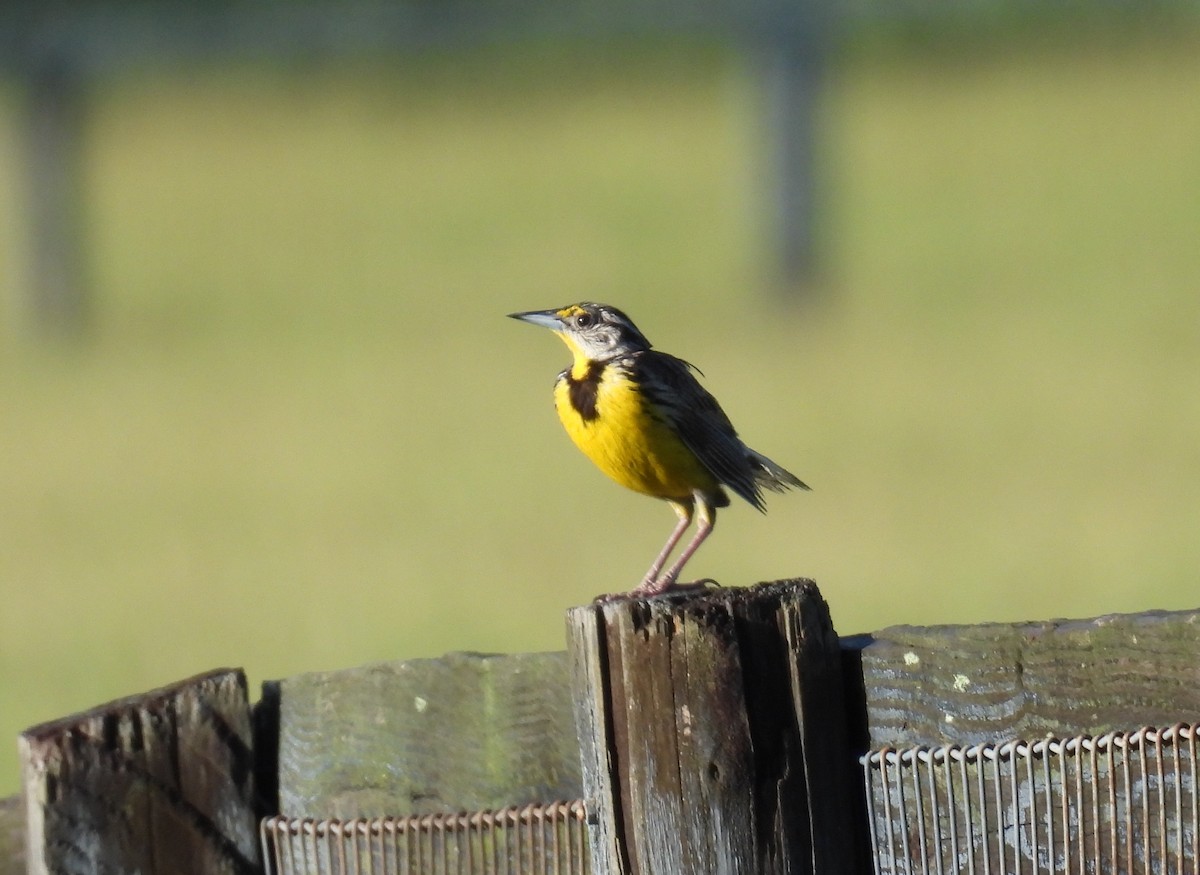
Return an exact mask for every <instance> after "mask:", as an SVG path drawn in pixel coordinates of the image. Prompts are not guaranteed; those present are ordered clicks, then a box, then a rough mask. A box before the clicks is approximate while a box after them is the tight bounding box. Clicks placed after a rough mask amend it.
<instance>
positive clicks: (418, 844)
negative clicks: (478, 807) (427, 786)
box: [261, 800, 591, 875]
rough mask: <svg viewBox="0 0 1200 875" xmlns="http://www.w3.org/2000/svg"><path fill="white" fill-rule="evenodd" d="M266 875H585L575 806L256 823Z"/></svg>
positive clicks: (581, 819)
mask: <svg viewBox="0 0 1200 875" xmlns="http://www.w3.org/2000/svg"><path fill="white" fill-rule="evenodd" d="M261 836H262V844H263V860H264V862H265V864H266V869H267V872H268V875H451V873H453V875H588V873H590V871H591V869H590V865H589V859H588V844H587V816H586V811H585V809H584V804H583V802H582V801H579V800H575V801H570V802H550V803H544V804H533V805H526V806H522V807H513V808H503V809H499V810H496V811H480V812H475V813H471V814H427V815H422V816H414V817H380V818H370V819H366V818H363V819H355V820H316V819H312V818H288V817H283V816H279V817H271V818H267V819H266V820H264V821H263V822H262V826H261Z"/></svg>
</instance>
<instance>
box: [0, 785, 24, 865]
mask: <svg viewBox="0 0 1200 875" xmlns="http://www.w3.org/2000/svg"><path fill="white" fill-rule="evenodd" d="M0 875H25V803H24V801H23V800H22V799H21V797H20V796H9V797H8V798H7V799H0Z"/></svg>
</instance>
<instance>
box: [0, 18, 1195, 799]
mask: <svg viewBox="0 0 1200 875" xmlns="http://www.w3.org/2000/svg"><path fill="white" fill-rule="evenodd" d="M1197 36H1198V34H1197V31H1196V30H1195V29H1194V28H1187V27H1183V28H1180V27H1175V28H1147V29H1139V30H1136V31H1134V32H1133V33H1132V34H1130V33H1124V32H1121V29H1120V28H1096V29H1092V30H1087V31H1085V32H1082V33H1079V32H1070V31H1063V30H1059V31H1057V32H1056V34H1055V35H1053V36H1050V37H1042V38H1038V37H1036V36H1035V35H1031V34H1025V35H1024V36H1022V37H1020V38H1005V39H999V40H994V41H989V40H977V41H975V42H972V43H969V44H966V45H964V44H963V43H962V41H961V40H958V39H949V40H944V41H941V42H938V41H936V40H934V41H926V40H912V39H902V38H894V37H888V38H881V39H875V40H863V41H860V42H856V43H852V44H848V45H847V46H845V47H843V48H842V49H841V50H840V51H839V52H838V53H837V54H836V56H835V57H834V58H833V59H832V63H831V68H830V77H829V80H828V81H827V83H826V89H825V92H824V94H823V98H822V111H821V112H822V117H821V162H822V166H823V168H824V175H823V178H822V192H823V203H822V207H821V212H820V216H821V222H822V224H821V230H820V238H821V255H822V262H821V264H822V269H821V271H820V273H819V275H818V277H817V279H815V280H814V281H813V282H812V283H810V284H809V285H808V287H806V288H805V289H804V290H802V291H801V292H800V293H797V294H795V295H793V296H790V297H789V296H788V295H785V294H782V293H781V292H780V290H779V289H777V288H775V287H774V285H773V283H772V282H771V270H770V266H769V264H768V261H769V258H768V255H769V254H768V253H767V251H766V246H765V244H764V240H765V239H766V229H764V228H763V225H762V210H761V208H760V197H761V195H762V192H763V186H764V185H765V184H766V180H765V179H764V177H763V176H762V175H761V174H760V172H759V170H760V168H761V162H762V157H763V155H762V153H763V150H764V132H763V129H762V128H763V121H762V117H763V113H762V112H761V99H760V94H759V89H758V85H757V81H756V78H755V76H754V73H753V69H752V64H751V63H750V61H749V60H748V59H747V58H746V57H745V56H743V55H741V54H739V53H737V52H735V51H734V50H733V49H732V48H731V47H728V46H722V45H719V44H717V43H716V42H708V41H703V40H699V41H694V40H665V41H662V42H658V41H654V40H640V41H624V42H622V41H614V42H604V43H603V44H583V45H580V44H570V45H564V44H553V43H536V44H524V45H518V46H513V45H508V46H494V47H490V48H476V49H474V50H473V51H471V52H469V53H458V52H450V51H429V52H424V53H420V54H416V55H410V56H406V57H403V58H400V59H398V60H395V61H394V62H390V63H386V64H380V63H366V62H364V63H361V64H338V65H319V64H317V65H312V66H301V67H289V68H278V67H275V68H264V67H263V66H261V65H245V66H235V67H233V68H224V69H221V70H219V71H215V70H212V69H194V68H193V69H190V70H179V71H174V72H172V71H156V72H155V73H154V75H146V74H144V73H139V72H137V71H131V72H128V73H126V74H122V75H115V76H111V77H109V78H107V79H105V80H104V81H103V82H102V83H101V84H100V85H98V86H97V87H96V88H95V89H94V91H93V93H92V95H91V99H92V103H91V116H90V121H89V128H88V131H89V140H88V143H87V152H86V154H87V166H86V178H87V180H88V182H87V184H88V215H87V223H88V228H89V233H90V234H91V235H92V241H91V242H92V250H91V258H92V263H91V269H92V276H93V280H94V287H95V292H96V298H95V303H96V309H95V312H94V314H93V322H92V325H91V328H90V330H89V332H88V334H87V336H86V337H85V338H84V339H83V340H82V341H81V342H77V343H47V342H45V341H43V340H39V339H38V338H37V337H36V336H34V335H30V334H28V333H25V332H23V331H22V330H20V328H19V327H18V326H19V322H20V318H19V311H18V308H16V307H15V306H13V307H10V308H9V310H8V311H7V316H6V323H7V325H8V327H9V329H10V330H8V331H7V332H5V334H4V336H3V338H2V340H0V496H3V499H2V504H0V585H2V586H3V605H4V607H3V614H2V617H3V625H2V627H0V737H7V738H10V739H11V738H13V737H15V735H16V733H18V732H19V731H20V730H21V729H22V728H24V727H26V726H28V725H30V724H32V723H34V722H38V721H42V720H47V719H51V718H55V717H59V716H62V715H64V714H66V713H68V712H71V711H74V710H78V709H82V708H86V707H89V706H91V705H94V704H97V703H99V702H102V701H105V700H107V699H110V698H113V697H116V696H121V695H126V694H131V693H135V692H139V691H142V690H145V689H148V688H150V687H153V686H156V685H160V684H164V683H167V682H171V681H174V680H178V679H180V678H183V677H185V676H187V675H190V674H192V673H195V672H199V671H202V670H205V669H208V668H212V667H216V666H219V665H236V666H244V667H245V668H246V669H247V671H248V673H249V675H250V678H251V683H252V688H253V686H255V685H257V683H258V682H259V681H261V680H263V679H265V678H272V677H281V676H286V675H290V674H294V673H297V672H302V671H307V670H311V669H331V668H339V667H346V666H351V665H355V664H358V663H361V662H365V661H370V660H380V659H393V658H408V657H418V656H430V655H437V654H440V653H442V652H444V651H448V650H456V649H468V650H482V651H526V650H543V649H559V648H561V647H562V646H563V612H564V610H565V609H566V608H568V607H569V606H572V605H576V604H580V603H583V602H586V601H588V600H589V599H591V598H592V597H593V596H594V595H596V594H597V593H601V592H607V591H612V590H616V589H622V588H628V587H630V586H632V585H633V584H635V583H636V582H637V581H638V580H639V578H640V575H641V574H642V573H643V572H644V570H645V567H646V565H648V564H649V561H650V559H651V558H652V556H653V555H654V553H655V552H656V551H657V549H658V547H659V546H660V544H661V542H662V540H663V539H664V538H665V536H666V534H667V532H668V531H669V530H670V528H671V526H672V524H673V521H674V517H673V515H672V514H671V513H670V512H669V510H668V509H667V508H666V507H665V506H663V505H660V504H657V503H655V502H653V501H650V500H648V499H646V498H644V497H641V496H637V495H634V494H632V493H627V492H624V491H622V490H621V489H620V488H619V487H617V486H615V485H613V484H611V483H609V482H608V481H606V480H605V479H604V478H603V477H602V475H600V474H599V473H598V472H597V471H595V470H594V469H593V468H592V467H591V465H590V464H589V463H588V462H587V461H586V460H585V459H584V458H583V457H582V456H580V455H579V454H578V452H577V451H576V450H575V449H574V448H573V447H572V446H571V445H570V443H569V441H568V440H567V438H566V437H565V436H564V434H563V433H562V430H561V428H560V427H559V425H558V423H557V421H556V419H555V417H554V414H553V412H552V409H551V402H550V386H551V383H552V381H553V378H554V376H555V374H556V373H557V372H558V370H559V369H560V368H562V367H563V366H564V365H565V363H566V360H567V359H566V350H565V348H563V347H562V345H561V344H560V343H558V341H557V340H555V339H554V338H553V337H552V336H551V335H550V334H549V333H546V332H538V331H535V330H533V329H531V328H529V327H528V326H522V325H519V324H517V323H514V322H511V321H510V320H507V319H505V318H504V314H506V313H509V312H512V311H514V310H524V309H533V308H543V307H549V306H554V305H561V304H566V303H568V302H571V301H575V300H579V299H597V300H603V301H608V302H610V303H614V304H616V305H618V306H620V307H622V308H624V309H625V310H627V311H628V312H629V313H630V314H631V315H632V316H633V318H634V319H635V320H636V321H637V322H638V324H639V325H640V326H641V327H642V328H643V330H644V331H645V332H646V334H648V335H649V337H650V338H651V340H653V341H654V342H655V344H656V345H657V346H658V347H660V348H661V349H664V350H667V351H670V352H673V353H675V354H677V355H680V356H682V357H684V358H687V359H689V360H690V361H693V362H695V363H696V364H698V365H699V366H700V367H701V368H702V369H703V370H704V373H705V374H706V385H707V386H708V387H709V388H710V389H711V390H712V391H713V392H714V394H715V395H716V396H717V397H718V398H720V399H721V400H722V402H723V404H724V406H725V408H726V410H727V412H728V413H729V414H730V415H731V417H732V418H733V420H734V421H735V423H736V424H737V425H738V427H739V430H740V431H741V433H742V435H743V436H744V437H745V438H746V439H747V441H748V442H749V443H750V444H751V445H752V446H754V447H755V448H756V449H759V450H761V451H762V452H764V453H766V454H768V455H770V456H771V457H773V458H775V459H776V460H777V461H779V462H780V463H782V464H784V465H785V466H787V467H788V468H790V469H791V470H793V471H795V472H796V473H797V474H798V475H799V476H801V477H802V478H803V479H805V480H806V481H807V482H809V483H810V484H811V485H812V486H813V488H814V491H813V492H812V493H805V494H791V495H787V496H772V497H771V501H770V513H769V514H768V515H767V516H765V517H764V516H760V515H759V514H757V513H756V512H754V511H753V510H752V509H751V508H749V507H748V506H746V505H737V506H734V507H732V508H731V509H730V510H728V511H727V512H724V513H723V514H722V516H721V519H720V524H719V526H718V529H717V533H716V534H715V535H714V537H713V538H712V540H711V541H709V543H708V544H707V545H706V546H705V547H704V549H703V550H702V551H701V552H700V553H699V554H698V556H697V558H696V559H695V560H694V562H693V564H692V567H691V569H690V570H691V571H692V572H693V573H695V574H697V575H703V576H712V577H715V578H718V579H719V580H721V581H722V582H723V583H724V584H726V585H742V584H749V583H753V582H755V581H760V580H766V579H775V578H781V577H788V576H801V575H802V576H810V577H813V578H815V579H816V580H817V581H818V582H819V584H820V585H821V588H822V591H823V592H824V594H825V596H826V598H827V599H828V600H829V602H830V604H831V607H832V610H833V615H834V622H835V624H836V625H837V627H838V629H839V630H840V631H841V632H843V633H844V634H848V633H853V632H860V631H868V630H871V629H876V628H880V627H883V626H886V625H889V624H894V623H921V624H926V623H947V622H954V623H971V622H979V621H989V620H1021V619H1037V618H1049V617H1057V616H1091V615H1096V614H1103V613H1108V612H1116V611H1140V610H1146V609H1151V608H1188V607H1196V606H1197V603H1200V596H1198V595H1197V583H1198V582H1200V580H1198V577H1200V575H1198V571H1200V497H1198V495H1197V484H1198V483H1200V145H1198V144H1200V100H1198V99H1197V95H1198V94H1200V51H1197V49H1198V47H1200V40H1198V39H1197ZM16 105H17V104H16V95H15V93H14V92H13V91H12V90H11V89H9V90H6V91H2V92H0V205H3V209H2V211H0V223H2V224H0V259H2V263H3V271H2V272H0V276H3V281H4V283H5V284H6V288H5V292H6V294H7V297H8V299H9V301H10V303H12V302H14V301H16V300H18V299H19V297H20V288H19V286H20V282H21V280H20V277H21V276H22V271H23V269H24V265H22V263H21V259H22V254H21V245H20V241H19V225H20V216H19V212H18V205H19V204H20V200H21V197H22V194H21V192H20V185H21V183H22V180H21V179H20V172H19V162H18V161H17V157H16V154H15V153H16V145H15V139H14V137H13V135H12V130H13V125H12V124H11V123H10V122H11V121H12V119H13V118H14V114H15V112H16ZM6 120H7V121H6ZM4 761H7V762H8V765H7V766H4V765H0V793H4V792H11V791H13V790H15V788H16V786H17V774H16V772H17V767H16V757H15V753H14V754H13V755H11V756H10V757H9V758H8V759H7V760H0V762H4Z"/></svg>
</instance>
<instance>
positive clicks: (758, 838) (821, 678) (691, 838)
mask: <svg viewBox="0 0 1200 875" xmlns="http://www.w3.org/2000/svg"><path fill="white" fill-rule="evenodd" d="M567 623H568V646H569V650H570V657H571V660H572V673H573V680H574V687H575V691H576V722H577V725H578V731H579V736H580V742H581V756H582V760H583V769H584V791H585V796H586V798H587V804H588V814H589V819H591V820H592V821H593V823H592V833H591V835H592V871H593V872H594V873H596V875H617V873H621V875H632V873H638V875H659V873H662V875H667V873H670V875H680V873H684V875H688V873H725V872H729V873H735V872H736V873H754V875H758V873H784V872H787V873H804V872H812V873H818V872H819V873H846V872H854V871H856V861H855V853H856V846H855V843H854V827H853V825H852V822H853V818H854V816H855V815H854V811H853V809H852V798H853V796H852V793H851V791H850V787H851V786H852V785H851V781H852V780H853V772H852V763H851V760H850V758H849V754H848V751H847V748H846V744H845V740H846V733H845V712H844V705H843V701H842V684H841V652H840V648H839V643H838V638H837V635H836V634H835V633H834V631H833V627H832V624H831V623H830V619H829V611H828V608H827V606H826V605H825V602H824V601H823V600H822V599H821V596H820V593H819V592H818V591H817V588H816V585H815V584H814V583H812V581H807V580H792V581H781V582H778V583H773V584H764V585H761V586H758V587H754V588H751V589H730V590H716V591H708V592H703V593H697V594H690V593H689V594H683V595H679V596H668V597H659V598H655V599H650V600H632V599H627V600H619V601H613V602H608V603H603V604H594V605H589V606H585V607H580V608H574V609H572V610H571V611H570V612H569V613H568V618H567Z"/></svg>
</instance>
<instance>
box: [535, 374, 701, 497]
mask: <svg viewBox="0 0 1200 875" xmlns="http://www.w3.org/2000/svg"><path fill="white" fill-rule="evenodd" d="M574 372H575V373H574V379H575V380H577V381H578V380H581V379H584V378H585V377H586V375H587V369H586V367H580V366H579V364H577V365H576V367H575V369H574ZM571 381H572V375H570V374H563V376H562V377H560V378H559V380H558V383H557V384H556V385H555V387H554V406H555V409H556V410H557V411H558V418H559V419H560V420H561V421H562V424H563V427H564V428H565V429H566V430H567V434H569V435H570V436H571V440H573V441H574V442H575V445H576V446H577V447H579V449H580V450H582V451H583V454H584V455H585V456H587V457H588V458H589V459H591V460H592V461H593V462H594V463H595V464H596V466H597V467H598V468H599V469H600V470H601V471H603V472H604V473H605V474H607V475H608V476H609V477H611V478H612V479H613V480H615V481H617V482H618V483H620V484H621V485H622V486H624V487H626V488H628V489H632V490H634V491H635V492H642V493H645V494H646V495H653V496H655V497H656V498H673V499H681V500H682V499H687V498H690V497H691V495H692V492H693V491H694V490H697V489H699V490H702V491H704V492H712V491H713V490H715V489H717V488H718V486H719V484H718V483H717V480H716V478H714V477H713V476H712V474H711V473H709V471H708V469H706V468H705V467H704V466H703V465H702V464H701V463H700V460H699V459H697V458H696V456H695V454H694V453H693V452H692V451H691V450H689V449H688V448H687V446H686V445H685V444H684V443H683V442H682V441H681V440H680V439H679V437H678V435H677V434H676V433H675V431H674V430H673V429H672V428H671V427H670V425H669V424H667V423H666V422H663V421H662V420H661V419H660V418H658V417H656V416H654V415H653V414H652V412H651V409H650V407H649V405H648V403H647V402H646V400H645V398H644V397H643V396H642V393H641V392H639V391H638V389H637V387H636V385H635V384H634V383H633V382H632V381H631V380H630V377H629V375H628V373H626V372H625V371H624V370H622V369H621V368H619V367H616V366H609V367H606V368H604V369H603V371H602V372H601V373H600V374H599V376H598V378H596V379H595V380H594V385H591V386H588V387H587V389H588V392H589V393H592V392H593V390H594V394H591V395H590V397H589V398H588V399H587V400H589V401H592V400H594V408H592V407H591V405H589V404H584V405H583V410H581V409H580V406H579V400H580V397H581V393H580V390H579V387H578V384H577V386H576V390H575V393H574V395H575V397H574V399H573V398H572V386H571Z"/></svg>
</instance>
